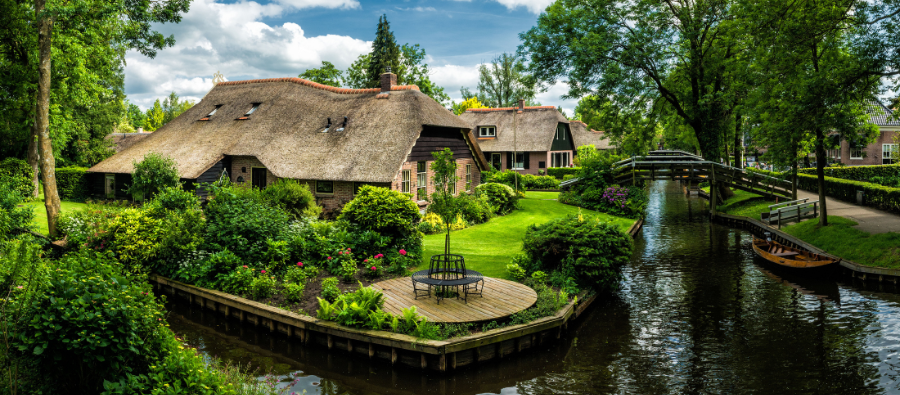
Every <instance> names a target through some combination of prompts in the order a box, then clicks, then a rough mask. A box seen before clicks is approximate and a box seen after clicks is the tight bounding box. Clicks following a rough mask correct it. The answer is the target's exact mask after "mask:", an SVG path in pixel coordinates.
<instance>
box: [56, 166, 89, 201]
mask: <svg viewBox="0 0 900 395" xmlns="http://www.w3.org/2000/svg"><path fill="white" fill-rule="evenodd" d="M86 175H87V168H86V167H57V168H56V189H57V191H58V192H59V198H60V199H63V200H81V199H84V198H85V197H86V196H87V191H88V186H87V177H86Z"/></svg>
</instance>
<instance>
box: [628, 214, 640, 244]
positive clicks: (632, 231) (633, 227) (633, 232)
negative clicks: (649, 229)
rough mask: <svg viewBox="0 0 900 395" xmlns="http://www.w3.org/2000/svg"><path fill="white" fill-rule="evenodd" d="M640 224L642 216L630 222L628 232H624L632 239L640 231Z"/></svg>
mask: <svg viewBox="0 0 900 395" xmlns="http://www.w3.org/2000/svg"><path fill="white" fill-rule="evenodd" d="M642 226H644V217H641V218H638V220H637V222H635V223H633V224H631V227H630V228H628V232H626V233H628V235H629V236H631V238H632V239H633V238H635V237H637V234H638V232H640V231H641V227H642Z"/></svg>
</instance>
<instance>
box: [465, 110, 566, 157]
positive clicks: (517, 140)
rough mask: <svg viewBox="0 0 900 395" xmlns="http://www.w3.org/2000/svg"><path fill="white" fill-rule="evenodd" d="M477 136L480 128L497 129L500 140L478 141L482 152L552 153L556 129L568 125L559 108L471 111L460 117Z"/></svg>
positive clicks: (481, 139) (497, 138) (480, 139)
mask: <svg viewBox="0 0 900 395" xmlns="http://www.w3.org/2000/svg"><path fill="white" fill-rule="evenodd" d="M459 117H460V118H462V119H463V120H465V121H466V122H468V123H469V125H470V127H471V128H472V131H473V132H474V133H475V135H476V136H477V133H478V129H477V127H478V126H495V127H496V128H497V137H496V138H493V139H483V138H479V139H478V144H479V145H480V146H481V149H482V150H484V151H487V152H497V151H549V150H550V146H552V145H553V137H554V136H555V134H556V126H557V125H558V124H559V123H569V121H568V120H567V119H566V117H564V116H563V115H562V114H560V113H559V111H557V110H556V107H553V106H541V107H525V108H524V109H523V110H521V112H520V111H519V109H518V107H506V108H477V109H476V108H470V109H468V110H466V112H464V113H462V114H460V116H459Z"/></svg>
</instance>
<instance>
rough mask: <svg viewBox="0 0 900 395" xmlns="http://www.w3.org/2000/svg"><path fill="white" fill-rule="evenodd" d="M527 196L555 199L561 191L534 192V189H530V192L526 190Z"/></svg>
mask: <svg viewBox="0 0 900 395" xmlns="http://www.w3.org/2000/svg"><path fill="white" fill-rule="evenodd" d="M525 196H526V197H527V198H528V199H553V200H556V198H558V197H559V192H534V191H529V192H525Z"/></svg>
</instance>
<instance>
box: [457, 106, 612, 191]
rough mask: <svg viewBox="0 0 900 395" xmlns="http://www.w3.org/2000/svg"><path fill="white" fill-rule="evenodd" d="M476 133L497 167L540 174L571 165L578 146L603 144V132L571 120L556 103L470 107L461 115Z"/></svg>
mask: <svg viewBox="0 0 900 395" xmlns="http://www.w3.org/2000/svg"><path fill="white" fill-rule="evenodd" d="M460 118H462V119H463V120H464V121H466V122H467V123H468V124H469V126H470V127H471V128H472V130H473V132H474V133H475V138H476V140H477V141H478V145H479V146H480V147H481V150H482V151H484V156H485V158H486V159H487V160H488V162H489V163H490V164H491V166H493V168H495V169H498V170H507V169H512V170H516V171H518V172H519V173H522V174H539V172H540V171H542V170H546V169H547V168H549V167H569V166H571V165H572V160H573V159H574V157H575V150H576V149H577V147H579V146H582V145H587V144H594V145H600V144H601V143H602V141H601V137H602V134H600V133H594V132H593V131H587V127H586V126H585V125H584V124H583V123H581V122H580V121H573V122H570V121H569V120H567V119H566V117H564V116H563V115H562V114H560V113H559V111H557V110H556V107H553V106H542V107H525V103H524V101H522V100H519V105H518V107H506V108H477V109H475V108H470V109H468V110H466V112H464V113H463V114H461V115H460Z"/></svg>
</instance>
